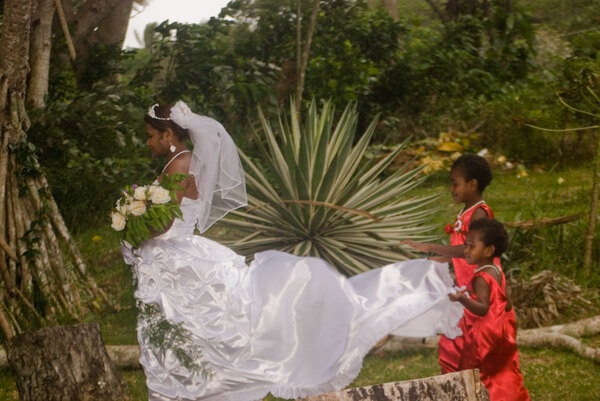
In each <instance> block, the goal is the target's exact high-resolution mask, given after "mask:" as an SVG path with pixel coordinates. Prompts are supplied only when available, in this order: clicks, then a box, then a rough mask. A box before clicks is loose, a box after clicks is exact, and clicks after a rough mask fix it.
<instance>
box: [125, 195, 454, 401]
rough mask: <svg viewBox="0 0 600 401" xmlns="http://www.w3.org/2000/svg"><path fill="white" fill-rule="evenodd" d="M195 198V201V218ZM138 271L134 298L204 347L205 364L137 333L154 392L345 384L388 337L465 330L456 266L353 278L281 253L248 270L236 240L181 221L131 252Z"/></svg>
mask: <svg viewBox="0 0 600 401" xmlns="http://www.w3.org/2000/svg"><path fill="white" fill-rule="evenodd" d="M188 204H189V202H188V201H186V198H184V200H183V202H182V211H183V212H184V220H185V215H186V213H190V211H189V210H188V209H189V207H188V206H187V205H188ZM123 255H124V258H125V261H126V262H127V263H128V264H131V265H133V268H134V273H135V275H136V277H137V289H136V291H135V297H136V298H137V300H138V301H141V302H143V303H145V304H155V305H158V307H159V308H160V312H161V313H162V315H163V316H164V317H166V319H168V321H170V322H172V323H174V324H179V325H180V327H182V328H183V329H185V330H186V331H187V332H188V333H189V336H190V339H191V340H190V341H193V343H194V344H193V345H194V346H195V347H198V348H199V349H200V350H201V356H198V357H197V358H198V359H200V360H198V361H197V362H198V363H199V364H201V365H202V366H203V368H205V370H204V371H203V372H198V371H193V370H188V369H187V368H185V367H184V366H183V364H182V363H181V362H180V361H179V360H178V358H177V357H176V356H175V355H174V353H173V352H170V351H169V350H168V349H167V350H160V349H156V348H155V347H153V346H152V345H151V344H150V343H149V342H148V341H147V340H146V338H145V337H144V336H142V335H141V334H140V333H141V332H142V331H143V330H144V329H145V328H147V327H148V322H146V321H144V318H143V316H142V315H140V319H139V320H138V340H139V343H140V347H141V351H142V356H141V359H140V362H141V364H142V366H143V367H144V371H145V374H146V378H147V385H148V391H149V400H151V401H153V400H182V401H183V400H186V401H187V400H257V399H262V398H263V397H264V396H266V394H267V393H268V392H271V393H272V394H273V395H275V396H277V397H283V398H298V397H304V396H308V395H314V394H319V393H323V392H328V391H333V390H338V389H341V388H343V387H345V386H346V385H348V384H349V383H350V382H351V381H352V380H353V379H354V378H355V377H356V376H357V375H358V373H359V371H360V368H361V365H362V360H363V357H364V356H365V354H366V353H367V352H368V351H369V350H370V349H371V348H372V346H373V345H374V344H376V343H377V341H378V340H380V339H381V338H382V337H384V336H385V335H387V334H389V333H393V334H396V335H401V336H409V337H422V336H430V335H435V334H438V333H443V334H445V335H446V336H448V337H450V338H453V337H455V336H457V335H460V334H461V332H460V329H458V327H457V323H458V320H459V319H460V317H461V316H462V313H463V308H462V306H461V305H460V304H459V303H453V302H450V301H449V299H448V296H447V294H448V293H450V292H452V291H453V289H452V279H451V278H450V275H449V273H448V266H447V265H445V264H441V263H436V262H432V261H428V260H411V261H406V262H397V263H393V264H390V265H387V266H384V267H382V268H379V269H374V270H371V271H369V272H366V273H363V274H360V275H357V276H354V277H352V278H350V279H347V278H345V277H344V276H342V275H341V274H339V273H338V272H337V271H336V270H335V269H334V268H332V267H331V266H330V265H328V264H327V263H326V262H325V261H323V260H321V259H318V258H308V257H296V256H293V255H289V254H286V253H282V252H279V251H266V252H261V253H258V254H256V255H255V259H254V261H253V262H252V263H251V264H250V265H249V266H248V265H246V264H245V263H244V258H243V257H242V256H239V255H237V254H236V253H234V252H233V251H232V250H230V249H229V248H227V247H225V246H223V245H220V244H219V243H217V242H214V241H211V240H209V239H207V238H204V237H201V236H195V235H193V223H190V224H186V223H184V221H182V220H176V221H175V223H174V224H173V227H172V228H171V229H170V230H169V231H167V232H166V233H165V234H163V235H161V236H159V237H157V238H155V239H152V240H149V241H147V242H146V243H144V244H143V245H142V246H141V247H140V248H139V249H137V250H135V251H132V250H131V249H128V248H126V247H124V248H123Z"/></svg>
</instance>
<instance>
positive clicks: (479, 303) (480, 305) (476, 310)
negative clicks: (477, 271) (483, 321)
mask: <svg viewBox="0 0 600 401" xmlns="http://www.w3.org/2000/svg"><path fill="white" fill-rule="evenodd" d="M473 291H474V292H475V295H476V296H477V299H472V298H469V297H468V296H467V295H466V294H465V293H464V292H459V293H457V294H449V297H450V300H451V301H458V302H460V303H461V304H462V305H463V306H464V307H465V308H467V309H468V310H469V311H470V312H471V313H473V314H475V315H477V316H485V315H486V314H487V313H488V310H489V309H490V287H488V284H487V283H486V282H485V280H484V279H483V278H481V277H475V278H474V279H473Z"/></svg>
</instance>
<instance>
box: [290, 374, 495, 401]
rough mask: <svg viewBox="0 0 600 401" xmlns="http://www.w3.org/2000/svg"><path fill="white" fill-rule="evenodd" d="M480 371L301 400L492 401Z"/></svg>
mask: <svg viewBox="0 0 600 401" xmlns="http://www.w3.org/2000/svg"><path fill="white" fill-rule="evenodd" d="M489 399H490V397H489V394H488V391H487V389H486V388H485V386H484V385H483V384H482V383H481V382H480V380H479V371H478V370H463V371H461V372H455V373H449V374H446V375H440V376H432V377H427V378H424V379H416V380H408V381H400V382H394V383H383V384H376V385H374V386H366V387H356V388H351V389H347V390H339V391H333V392H330V393H325V394H319V395H315V396H312V397H307V398H302V399H301V400H302V401H409V400H410V401H489Z"/></svg>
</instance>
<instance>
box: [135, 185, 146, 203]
mask: <svg viewBox="0 0 600 401" xmlns="http://www.w3.org/2000/svg"><path fill="white" fill-rule="evenodd" d="M147 189H148V187H146V186H143V187H137V188H136V189H135V191H133V197H134V198H135V199H137V200H141V201H143V200H146V190H147Z"/></svg>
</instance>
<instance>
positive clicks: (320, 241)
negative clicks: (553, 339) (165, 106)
mask: <svg viewBox="0 0 600 401" xmlns="http://www.w3.org/2000/svg"><path fill="white" fill-rule="evenodd" d="M259 115H260V120H261V125H262V132H263V133H264V135H265V139H266V146H263V147H262V151H263V154H264V157H265V159H264V165H265V166H266V167H265V169H266V172H263V170H261V168H260V167H259V165H258V164H257V163H255V162H254V161H252V160H251V158H250V157H248V156H247V155H246V154H244V153H241V156H242V160H243V161H244V163H245V164H246V166H247V173H246V182H247V184H248V207H247V208H246V209H244V210H241V211H236V212H234V213H232V214H231V217H230V218H227V219H225V222H226V223H227V224H229V225H230V226H231V227H234V228H237V229H239V230H240V231H242V232H245V233H248V235H246V236H244V237H243V238H241V239H239V240H236V241H232V242H231V243H230V245H231V246H232V247H233V248H234V249H236V250H237V251H238V252H240V253H242V254H247V255H248V254H253V253H255V252H258V251H262V250H266V249H278V250H282V251H286V252H290V253H293V254H296V255H303V256H318V257H321V258H324V259H325V260H327V261H328V262H329V263H330V264H332V265H333V266H335V267H336V268H337V269H338V270H339V271H341V272H342V273H344V274H346V275H352V274H356V273H359V272H363V271H366V270H369V269H371V268H374V267H378V266H381V265H382V264H385V263H389V262H392V261H397V260H401V259H405V258H407V257H410V256H412V254H411V253H410V251H408V250H406V249H403V248H401V247H400V246H399V244H398V241H399V240H401V239H408V238H411V239H421V240H423V239H428V238H430V237H431V236H430V235H428V234H427V232H428V231H430V229H431V228H432V227H431V226H429V225H427V224H426V222H427V221H428V218H429V216H430V215H431V214H432V213H434V212H435V210H434V209H431V208H428V205H429V204H430V203H431V202H432V201H433V200H434V199H435V198H436V197H417V196H412V195H411V190H413V189H414V188H416V187H417V186H419V185H420V184H421V183H422V181H423V179H424V178H423V177H422V176H421V175H420V174H419V172H420V170H421V169H420V168H416V169H410V168H409V164H408V163H407V164H405V165H404V166H403V167H402V168H399V169H397V170H395V171H393V172H392V173H390V174H389V175H387V176H386V175H385V173H387V170H386V169H387V167H388V166H389V165H390V163H391V162H392V161H393V160H394V159H395V158H396V156H398V154H399V153H400V152H401V151H402V150H403V149H404V147H405V146H406V143H407V142H406V141H405V142H404V143H402V144H400V145H399V146H397V147H395V148H394V149H393V150H392V151H391V152H390V153H389V154H387V155H385V156H383V157H381V158H370V159H369V158H368V157H366V153H367V149H368V145H369V141H370V139H371V137H372V135H373V133H374V131H375V127H376V124H377V119H375V120H374V121H373V122H372V123H371V124H370V125H369V127H368V128H367V129H366V131H365V133H364V134H363V135H362V136H361V137H360V138H359V139H358V141H357V142H356V143H355V144H353V139H354V137H355V135H354V134H355V131H356V125H357V121H358V113H357V111H356V106H355V105H348V106H347V107H346V109H345V110H344V112H343V114H342V115H341V117H340V119H339V120H338V121H337V124H335V125H334V110H333V108H332V105H331V103H330V102H325V103H324V104H323V107H322V109H321V113H320V114H319V112H318V110H317V104H316V102H315V101H314V100H313V101H312V102H311V103H310V104H309V106H308V113H307V116H306V118H305V120H304V123H303V126H302V128H301V127H300V124H299V122H298V116H297V115H296V114H295V105H294V103H293V102H292V104H291V106H290V113H289V116H288V119H287V120H285V119H284V118H282V116H281V115H280V116H279V127H278V128H279V129H278V135H276V133H275V131H274V130H273V128H272V127H271V124H270V123H269V122H268V121H267V119H266V118H265V116H264V115H263V113H262V111H260V110H259ZM277 136H279V143H278V141H277ZM267 177H270V178H271V180H269V179H268V178H267Z"/></svg>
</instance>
